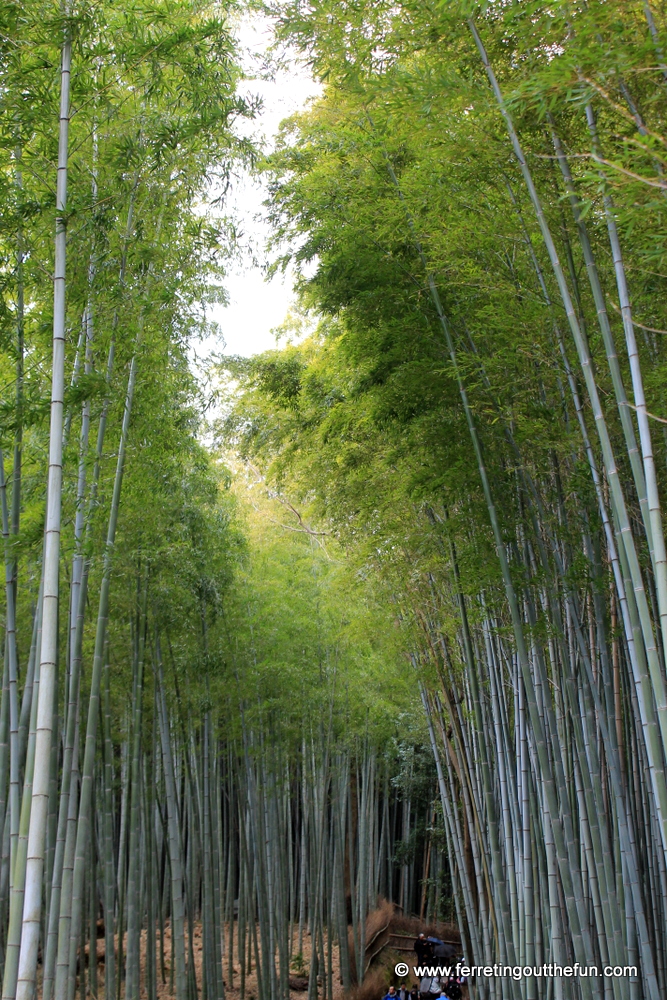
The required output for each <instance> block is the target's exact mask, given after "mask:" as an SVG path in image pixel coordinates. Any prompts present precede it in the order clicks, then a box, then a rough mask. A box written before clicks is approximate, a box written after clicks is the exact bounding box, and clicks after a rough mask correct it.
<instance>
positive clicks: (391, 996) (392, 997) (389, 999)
mask: <svg viewBox="0 0 667 1000" xmlns="http://www.w3.org/2000/svg"><path fill="white" fill-rule="evenodd" d="M382 1000H398V994H397V992H396V987H395V986H390V987H389V991H388V992H387V993H385V995H384V996H383V997H382Z"/></svg>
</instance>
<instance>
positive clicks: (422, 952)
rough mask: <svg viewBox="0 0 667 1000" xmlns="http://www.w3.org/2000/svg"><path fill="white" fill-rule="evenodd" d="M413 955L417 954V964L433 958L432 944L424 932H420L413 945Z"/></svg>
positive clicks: (422, 963)
mask: <svg viewBox="0 0 667 1000" xmlns="http://www.w3.org/2000/svg"><path fill="white" fill-rule="evenodd" d="M413 949H414V952H415V955H416V956H417V962H418V964H419V965H424V964H425V963H426V962H430V960H431V959H432V958H433V945H432V944H431V942H430V941H429V940H428V939H427V937H426V935H425V934H420V935H419V937H418V938H417V940H416V941H415V943H414V945H413Z"/></svg>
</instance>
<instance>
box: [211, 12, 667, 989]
mask: <svg viewBox="0 0 667 1000" xmlns="http://www.w3.org/2000/svg"><path fill="white" fill-rule="evenodd" d="M274 13H275V14H276V17H277V19H278V23H279V31H280V32H281V34H282V36H283V37H284V38H289V39H291V40H292V41H293V42H295V43H296V44H298V45H300V46H301V48H302V49H303V51H304V52H305V53H306V54H307V56H308V58H309V59H310V60H311V62H312V64H313V66H314V67H315V69H316V71H317V72H319V73H320V75H321V77H322V79H323V80H325V81H326V88H325V92H324V95H323V97H322V98H321V99H320V100H318V101H316V102H314V104H313V105H312V107H311V108H310V109H309V110H308V111H307V112H306V113H304V114H302V115H297V116H294V118H292V119H291V120H290V121H289V122H288V123H287V124H286V125H285V126H284V130H283V141H282V145H281V146H280V147H279V148H278V150H277V151H276V153H275V154H273V155H272V156H271V157H270V158H269V160H268V162H267V163H266V169H267V171H268V174H269V178H270V183H271V200H270V202H269V205H268V210H269V212H270V214H271V216H272V219H273V221H274V224H275V233H276V247H277V252H278V253H279V254H283V255H284V256H283V257H282V258H280V257H279V258H278V259H277V265H279V264H280V263H281V260H287V259H291V260H292V261H293V262H295V263H296V264H297V265H299V264H300V263H303V264H304V265H306V266H305V267H304V272H303V273H304V277H303V279H302V291H303V301H304V304H305V306H307V307H311V308H313V309H315V310H316V311H317V312H319V314H320V315H321V316H323V319H322V320H321V323H320V326H319V329H318V332H317V333H316V335H315V336H312V337H311V338H310V339H307V340H304V341H303V342H301V343H299V344H298V345H291V346H287V347H286V348H284V349H283V350H282V351H280V352H277V353H271V354H267V355H266V356H264V357H262V358H259V359H257V360H255V361H252V362H251V363H243V364H242V363H240V362H238V361H237V362H232V361H230V362H229V363H228V364H227V370H228V371H231V373H232V374H233V375H234V376H235V377H236V378H240V379H241V380H242V382H243V384H244V385H245V387H246V393H245V396H244V397H243V398H242V399H241V401H240V402H237V403H236V405H235V408H234V412H233V414H232V416H231V417H230V418H229V419H228V420H226V421H225V422H224V424H223V425H222V426H223V431H224V433H227V434H229V433H231V434H233V435H235V441H236V443H237V446H238V448H239V449H241V451H243V452H245V453H246V454H248V455H250V456H252V458H253V461H255V462H256V463H258V464H259V465H260V467H262V468H263V469H264V470H265V471H266V474H267V475H268V476H269V478H270V479H271V480H272V481H273V483H274V484H275V485H276V488H278V489H283V490H286V491H288V492H290V493H291V494H292V495H294V496H299V497H300V498H301V499H302V501H303V502H304V503H306V504H307V505H308V510H309V516H310V517H311V519H313V521H314V523H317V524H320V525H322V527H323V528H326V530H329V531H331V532H333V533H335V534H337V535H338V536H339V537H340V538H341V539H343V540H344V541H345V544H346V545H347V546H348V549H349V551H350V552H354V553H355V558H357V559H358V560H359V564H360V566H361V567H363V571H364V572H366V573H369V574H377V576H378V577H379V578H382V579H383V580H384V584H385V587H386V593H387V601H388V602H393V604H394V606H395V608H396V616H397V621H399V622H400V627H401V629H402V634H403V636H404V640H403V641H404V643H405V647H404V648H405V652H406V656H407V657H408V659H409V661H410V662H411V664H412V668H413V671H414V673H413V676H414V683H415V685H419V689H420V692H421V698H422V703H423V707H424V711H425V715H426V718H427V722H428V729H429V737H430V742H431V746H432V751H433V755H434V760H435V761H436V766H437V774H438V785H439V793H440V799H441V809H442V814H443V816H444V823H445V832H446V837H447V852H448V854H449V859H450V863H451V865H452V879H453V886H454V900H455V903H456V907H457V913H458V919H459V922H460V926H461V931H462V935H463V939H464V941H465V948H466V956H467V957H468V958H469V960H470V962H471V964H489V965H490V964H493V963H494V962H497V963H500V964H502V965H508V966H512V967H514V966H519V965H520V966H524V967H525V966H529V967H531V968H536V967H537V968H541V967H542V966H543V965H545V964H546V965H549V964H552V965H553V964H556V965H558V966H563V965H573V964H574V963H578V964H579V967H580V968H581V969H591V968H593V969H597V970H598V973H599V974H598V975H595V974H591V975H575V976H572V977H567V978H566V977H564V976H555V977H553V976H545V975H541V976H538V975H536V974H535V975H522V977H521V979H520V981H519V982H513V981H512V980H511V979H510V978H508V977H504V978H503V977H483V976H482V977H480V979H479V980H478V981H476V982H475V983H473V984H472V987H471V988H472V989H474V990H475V992H476V995H479V996H480V997H502V998H509V997H516V996H519V995H520V996H521V997H524V998H525V1000H535V998H538V997H539V998H542V997H546V998H552V997H553V998H556V1000H561V998H567V1000H570V998H572V1000H574V998H579V997H582V998H600V1000H602V998H605V1000H607V998H612V997H613V998H615V1000H617V998H618V1000H620V998H632V1000H638V998H652V1000H657V998H658V997H661V996H664V995H665V992H666V991H667V938H666V937H665V927H666V926H667V854H666V849H667V811H666V808H667V784H666V782H665V765H666V763H667V757H666V752H667V676H666V671H665V653H666V650H667V587H666V584H667V577H666V567H667V564H666V562H665V542H664V526H663V515H662V510H661V498H662V497H664V491H665V479H666V476H665V474H666V468H665V463H666V458H667V452H666V444H667V438H666V436H665V428H664V424H665V418H666V417H667V400H666V397H665V348H664V338H665V330H666V328H667V316H666V314H665V309H664V301H665V280H666V275H665V243H664V221H665V193H666V189H667V185H666V182H665V179H664V171H665V162H666V161H665V145H666V142H667V130H666V123H667V90H666V88H665V81H666V80H667V70H666V68H665V58H664V51H665V41H666V36H665V31H666V29H667V24H666V22H665V20H664V10H662V8H661V6H660V4H657V3H654V2H652V0H642V2H637V3H634V2H628V0H622V2H620V0H619V2H616V0H608V2H604V3H598V2H592V3H576V2H575V3H572V2H562V3H561V2H556V3H552V4H542V3H539V2H538V3H527V2H524V3H505V4H488V5H487V4H476V3H472V4H470V3H468V4H459V3H457V2H451V3H442V4H437V5H436V4H429V3H419V4H417V3H411V2H409V0H403V2H400V3H398V4H384V3H382V2H374V3H368V4H365V3H361V4H359V3H354V4H347V3H331V2H329V0H312V2H310V3H307V4H304V3H301V2H295V3H293V4H287V5H280V4H277V5H275V8H274ZM614 967H618V968H619V970H620V969H621V968H624V967H629V968H630V969H631V970H632V971H631V972H630V974H626V975H619V976H614V974H613V971H612V973H611V974H609V975H607V976H605V975H604V974H603V969H604V968H608V969H610V970H613V968H614Z"/></svg>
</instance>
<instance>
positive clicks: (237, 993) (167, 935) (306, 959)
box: [86, 921, 344, 1000]
mask: <svg viewBox="0 0 667 1000" xmlns="http://www.w3.org/2000/svg"><path fill="white" fill-rule="evenodd" d="M257 935H258V937H259V928H258V929H257ZM297 937H298V929H296V928H295V931H294V947H293V954H294V955H295V954H296V950H297V947H298V941H297ZM224 940H225V954H224V956H223V963H222V966H223V971H224V979H225V996H226V998H227V1000H241V966H240V965H239V958H238V932H237V928H236V927H235V930H234V978H233V983H231V984H230V981H229V958H228V947H227V946H228V941H229V928H228V927H227V926H226V927H225V938H224ZM141 941H142V944H141V953H142V956H144V955H145V951H146V931H143V932H142V935H141ZM325 948H326V939H325ZM193 949H194V956H195V970H196V974H197V982H198V984H199V985H200V987H201V971H202V951H203V949H202V939H201V924H199V923H196V924H195V928H194V935H193ZM246 949H247V940H246ZM156 951H157V979H158V985H157V995H158V1000H172V998H173V997H174V996H175V993H172V992H171V990H170V988H169V986H170V978H171V975H170V973H171V925H170V923H169V921H167V922H166V924H165V929H164V965H165V978H166V982H164V983H163V981H162V973H161V968H160V935H159V932H158V934H157V949H156ZM332 951H333V956H332V964H333V997H328V998H327V1000H343V996H344V994H343V986H342V984H341V983H340V982H339V981H338V978H339V963H338V948H337V947H336V946H335V945H334V947H333V949H332ZM187 952H188V945H187V939H186V956H187ZM310 954H311V943H310V935H309V934H308V933H307V932H306V931H304V936H303V971H300V970H299V969H297V968H296V966H294V965H293V966H292V968H291V970H290V975H291V976H294V977H304V976H305V977H307V976H308V971H309V967H310ZM86 959H88V955H87V949H86ZM142 964H144V963H142ZM86 965H88V961H87V962H86ZM97 982H98V990H97V1000H106V997H105V992H104V938H103V937H102V938H98V939H97ZM86 985H87V986H88V990H87V993H88V996H91V994H90V986H89V977H88V968H86ZM306 996H307V993H306V992H305V991H297V990H292V991H291V992H290V998H291V1000H305V998H306ZM318 996H319V997H323V996H324V994H323V989H322V986H321V985H320V987H319V989H318ZM145 997H147V993H146V987H145V982H144V977H143V974H142V982H141V998H140V1000H144V998H145ZM256 997H257V972H256V969H255V958H254V952H253V959H252V972H250V974H249V973H248V970H247V967H246V978H245V1000H256Z"/></svg>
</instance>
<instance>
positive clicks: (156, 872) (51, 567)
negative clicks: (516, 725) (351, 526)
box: [0, 0, 451, 1000]
mask: <svg viewBox="0 0 667 1000" xmlns="http://www.w3.org/2000/svg"><path fill="white" fill-rule="evenodd" d="M239 16H240V12H239V11H238V10H237V9H236V8H235V7H233V6H232V5H231V4H224V3H210V2H200V0H185V2H184V0H157V2H156V3H153V4H143V3H137V4H135V3H129V4H124V5H122V7H121V5H114V4H111V3H102V4H99V3H98V4H86V3H82V4H78V3H73V4H64V5H60V4H55V3H54V4H52V3H50V2H41V0H37V2H35V3H31V4H29V5H27V6H25V5H22V4H17V3H15V2H13V0H10V2H8V3H6V4H3V5H2V6H1V8H0V24H1V30H0V51H1V61H0V73H1V74H2V97H1V98H0V129H1V135H2V141H1V142H0V183H1V184H2V199H1V201H0V255H1V257H0V259H1V267H0V274H1V282H2V298H1V300H0V301H1V308H0V331H1V333H0V383H1V385H2V396H1V403H0V444H1V447H2V453H1V455H0V501H1V515H2V538H3V565H4V586H3V602H2V624H3V643H2V651H3V681H2V697H1V701H0V845H1V847H0V976H1V978H2V997H3V1000H18V998H19V997H20V998H24V1000H27V998H30V1000H32V998H33V997H35V996H39V997H43V998H44V1000H74V998H75V997H76V996H78V997H81V998H84V997H87V996H90V997H106V998H108V1000H121V997H125V998H128V1000H129V998H132V1000H138V998H139V997H144V996H145V997H148V998H153V1000H157V997H158V996H160V997H165V996H171V997H176V998H177V1000H196V998H197V997H199V996H201V997H202V998H204V997H205V998H207V1000H212V998H214V997H215V998H218V1000H223V998H224V997H225V995H228V996H230V995H231V996H234V997H237V996H238V997H239V998H240V1000H245V998H248V1000H251V998H255V997H256V998H257V1000H273V998H276V997H279V996H280V997H284V998H288V997H289V991H290V987H289V977H290V974H294V973H295V972H297V973H305V975H306V978H307V991H308V997H309V1000H316V998H317V997H318V996H324V997H327V998H329V1000H333V996H334V992H335V990H338V989H339V987H340V983H342V986H343V988H344V989H346V990H349V989H350V987H351V985H352V983H353V982H354V981H356V978H357V970H358V969H362V970H363V969H365V965H366V940H365V934H366V916H367V913H368V912H369V911H370V910H372V909H374V908H375V906H376V905H377V901H378V899H379V898H380V897H382V898H385V899H387V900H388V901H389V902H390V903H391V902H395V903H396V904H397V905H398V906H400V907H401V908H403V909H404V910H405V911H407V912H412V911H416V912H418V913H421V915H422V916H423V917H424V919H427V920H430V921H433V920H437V919H440V918H442V917H447V916H448V915H449V916H451V913H450V911H451V905H450V902H451V893H450V888H451V881H450V879H451V876H450V868H449V863H448V859H447V856H446V854H445V853H444V852H443V851H442V844H443V842H444V828H443V824H442V817H441V816H440V815H439V814H438V813H437V811H436V810H435V809H434V804H433V803H434V794H435V785H436V773H435V764H434V761H433V758H432V755H431V752H430V748H429V745H428V734H427V731H426V727H425V726H424V724H423V720H422V718H421V714H420V712H419V710H418V708H417V703H418V697H417V695H416V692H415V691H414V689H413V688H412V686H411V685H410V684H409V683H407V682H406V675H405V668H404V657H403V653H402V647H401V645H400V642H399V640H398V636H397V633H396V631H395V628H394V624H393V622H394V612H393V611H392V610H391V609H388V608H387V607H386V605H385V604H384V600H383V597H381V595H379V592H377V588H376V587H375V585H374V582H373V580H372V579H371V578H368V577H364V576H363V575H360V574H359V573H358V568H357V566H356V563H354V561H352V562H351V561H349V560H348V558H347V556H346V554H345V552H344V550H343V549H342V548H341V547H340V545H339V544H338V543H337V542H336V540H335V539H334V538H333V537H331V538H327V539H326V541H325V537H324V535H321V536H320V535H319V534H318V532H316V531H314V530H312V529H307V528H306V527H304V526H303V523H302V521H301V519H300V515H299V514H298V511H297V509H296V508H294V507H289V509H287V508H286V507H285V503H284V498H280V499H277V498H276V497H275V496H274V495H273V494H272V493H271V491H268V492H267V489H266V487H265V485H260V484H261V479H256V480H252V479H251V480H248V481H246V479H245V478H244V474H242V473H241V472H240V471H238V470H237V472H236V473H235V474H234V475H233V474H232V472H231V471H230V469H231V468H232V467H235V466H234V462H235V461H236V460H235V459H234V458H233V456H232V457H231V462H229V463H227V464H226V463H225V462H224V461H223V460H222V457H221V455H220V454H219V453H218V452H213V451H211V450H207V448H205V447H204V445H203V444H202V443H201V433H200V432H201V430H202V428H203V420H204V415H205V412H206V408H207V406H208V405H209V402H210V400H209V398H208V397H207V395H206V391H205V386H201V385H199V384H198V383H197V380H196V378H195V376H194V375H193V370H194V368H193V366H192V364H191V362H192V360H193V358H194V357H195V356H196V353H197V349H198V347H197V345H198V341H199V339H200V338H202V337H207V336H210V335H212V334H213V333H214V332H215V330H214V327H213V326H212V324H211V323H210V322H209V320H208V315H209V313H208V307H209V305H210V304H211V303H214V302H221V301H224V298H225V292H224V274H225V267H226V266H227V264H228V262H229V260H230V259H232V257H233V256H234V254H235V252H236V229H235V222H234V220H233V218H232V217H231V216H229V217H228V216H227V214H226V210H227V205H226V201H225V199H226V195H227V191H228V189H229V185H230V182H231V179H232V177H233V176H234V175H235V174H236V173H239V172H241V171H243V170H246V169H248V168H249V167H251V166H252V164H253V162H254V160H255V159H256V156H257V151H256V149H255V148H254V146H253V144H252V142H250V141H248V140H247V139H244V138H242V136H243V134H244V133H245V134H247V132H248V129H247V127H246V128H245V129H244V128H243V127H241V125H240V123H242V121H243V120H247V119H251V118H252V117H253V116H254V115H255V114H256V113H257V110H258V107H257V104H256V102H255V101H254V100H253V99H250V98H245V99H242V98H241V97H240V96H239V93H238V86H237V85H238V82H239V80H240V79H241V70H240V68H239V65H238V58H237V48H236V42H235V29H236V25H237V22H238V18H239ZM228 457H229V456H228ZM239 469H240V467H239ZM295 514H296V519H295ZM290 519H291V520H290ZM285 520H287V521H288V522H290V523H287V524H285V523H283V522H285ZM292 522H293V523H292ZM334 958H335V961H334ZM339 980H340V983H339Z"/></svg>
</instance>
